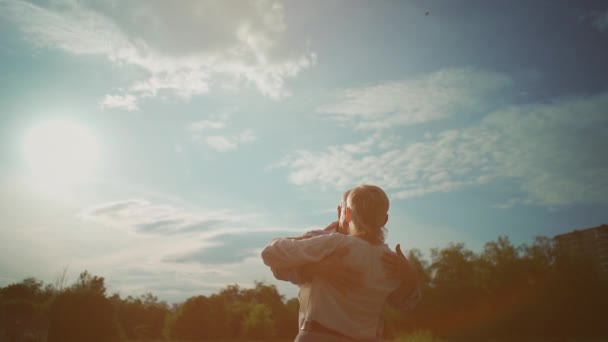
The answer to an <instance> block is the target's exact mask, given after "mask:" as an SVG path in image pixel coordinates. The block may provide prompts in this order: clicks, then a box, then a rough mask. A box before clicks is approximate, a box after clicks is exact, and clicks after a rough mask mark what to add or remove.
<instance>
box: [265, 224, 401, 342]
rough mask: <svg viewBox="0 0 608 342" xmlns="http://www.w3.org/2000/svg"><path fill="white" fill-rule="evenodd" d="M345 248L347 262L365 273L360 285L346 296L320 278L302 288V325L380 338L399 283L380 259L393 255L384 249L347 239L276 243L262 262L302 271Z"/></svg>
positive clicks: (338, 236) (332, 236)
mask: <svg viewBox="0 0 608 342" xmlns="http://www.w3.org/2000/svg"><path fill="white" fill-rule="evenodd" d="M341 247H348V248H349V253H348V254H347V255H346V256H345V257H344V262H345V263H346V264H348V265H350V266H352V267H353V268H355V269H357V270H359V271H361V272H362V276H363V279H362V280H363V284H362V286H361V287H360V288H358V289H353V290H351V291H347V292H344V293H343V292H340V291H338V290H337V289H336V288H335V287H333V286H332V285H330V284H329V283H328V282H327V281H325V280H324V279H322V278H320V277H314V278H313V280H312V282H309V283H306V284H303V285H300V292H299V295H298V299H299V301H300V325H301V324H302V323H303V322H304V321H305V320H314V321H317V322H319V323H321V324H322V325H324V326H325V327H327V328H330V329H332V330H335V331H337V332H340V333H342V334H344V335H347V336H350V337H353V338H357V339H373V338H376V333H377V331H378V328H379V322H380V320H381V317H382V315H383V312H384V304H385V301H386V299H387V297H388V295H389V294H390V293H391V292H393V291H394V290H395V289H396V288H397V287H398V286H399V283H400V281H399V279H389V278H388V277H387V276H386V274H385V271H384V267H383V264H382V259H381V257H382V254H383V253H384V252H389V253H393V252H391V250H390V249H389V248H388V246H387V245H386V244H380V245H372V244H370V243H368V242H367V241H365V240H362V239H360V238H357V237H354V236H349V235H343V234H327V235H320V236H315V237H311V238H308V239H304V240H294V239H275V240H273V241H272V242H271V243H270V244H269V245H268V246H267V247H266V248H264V250H263V251H262V259H263V260H264V263H265V264H266V265H268V266H270V267H273V268H284V267H298V266H302V265H305V264H308V263H311V262H317V261H320V260H322V259H324V258H325V257H327V256H328V255H329V254H331V253H332V252H333V251H335V250H337V249H339V248H341Z"/></svg>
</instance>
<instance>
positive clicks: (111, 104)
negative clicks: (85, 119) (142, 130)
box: [99, 94, 139, 112]
mask: <svg viewBox="0 0 608 342" xmlns="http://www.w3.org/2000/svg"><path fill="white" fill-rule="evenodd" d="M99 108H101V109H105V108H123V109H125V110H127V111H129V112H132V111H136V110H139V107H138V106H137V98H136V97H135V96H133V95H130V94H126V95H106V96H105V97H104V98H103V100H101V101H99Z"/></svg>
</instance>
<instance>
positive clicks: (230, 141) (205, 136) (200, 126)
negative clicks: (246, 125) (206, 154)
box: [187, 112, 257, 152]
mask: <svg viewBox="0 0 608 342" xmlns="http://www.w3.org/2000/svg"><path fill="white" fill-rule="evenodd" d="M229 117H230V114H229V113H228V112H226V113H222V114H219V115H215V116H211V117H209V118H208V119H204V120H200V121H196V122H193V123H191V124H189V125H188V127H187V129H188V131H189V132H190V136H191V138H192V140H193V141H196V142H200V143H204V144H206V145H207V146H209V147H210V148H212V149H214V150H216V151H218V152H228V151H233V150H236V149H237V148H238V147H239V146H241V145H243V144H247V143H251V142H253V141H256V140H257V136H256V134H255V132H254V131H253V130H251V129H245V130H243V131H241V132H239V133H226V132H225V128H226V127H227V126H228V123H229ZM212 132H213V133H212Z"/></svg>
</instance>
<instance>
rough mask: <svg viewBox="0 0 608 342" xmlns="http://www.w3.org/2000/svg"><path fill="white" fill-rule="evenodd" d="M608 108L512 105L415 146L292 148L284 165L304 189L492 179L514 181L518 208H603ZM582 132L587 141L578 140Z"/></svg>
mask: <svg viewBox="0 0 608 342" xmlns="http://www.w3.org/2000/svg"><path fill="white" fill-rule="evenodd" d="M605 108H608V94H606V93H604V94H601V95H596V96H589V97H580V98H567V99H560V100H556V101H553V102H552V103H548V104H531V105H523V106H513V107H509V108H504V109H501V110H497V111H494V112H492V113H491V114H489V115H487V116H486V117H484V118H483V119H482V120H481V121H480V122H478V123H477V124H475V125H473V126H470V127H468V128H464V129H458V130H446V131H443V132H440V133H438V134H427V135H426V137H425V139H423V140H421V141H418V142H415V143H411V144H403V145H401V146H398V145H397V146H396V147H388V148H382V146H380V145H379V142H380V141H381V139H379V138H375V136H377V135H373V136H372V137H371V138H368V139H366V140H364V141H362V142H360V143H358V144H346V145H337V146H331V147H329V148H327V149H326V150H320V151H312V150H298V151H294V152H292V153H290V154H289V155H288V156H286V157H285V158H284V159H283V160H282V161H281V162H280V163H279V164H278V165H279V166H282V167H286V168H288V169H289V170H290V172H289V181H290V182H292V183H294V184H296V185H299V186H305V185H315V184H316V185H320V186H323V187H325V186H334V187H336V188H338V189H342V188H345V187H348V186H352V185H355V184H358V183H366V182H370V183H376V184H379V185H381V186H383V187H385V188H387V189H388V190H390V192H391V194H392V196H393V198H409V197H415V196H422V195H425V194H429V193H436V192H451V191H456V190H459V189H463V188H465V187H469V186H472V185H480V184H485V183H487V182H489V181H490V180H493V181H497V182H498V184H500V182H501V181H503V182H509V184H513V183H514V184H516V186H518V187H519V189H520V191H521V192H522V197H521V198H520V199H519V200H518V202H520V203H522V202H523V203H528V204H538V205H544V206H556V205H567V204H572V203H589V202H591V203H593V202H596V203H598V202H601V203H605V202H606V196H605V194H606V193H607V192H608V182H607V181H606V180H607V179H608V177H607V176H608V169H607V168H606V165H607V164H608V163H607V160H606V158H607V157H605V153H603V152H602V150H601V149H602V147H601V146H605V145H607V144H608V135H607V134H606V130H605V128H606V127H607V125H608V117H607V116H606V115H605ZM581 135H584V136H585V137H586V138H585V139H577V138H576V137H579V136H581ZM370 139H371V140H370ZM509 203H510V205H512V204H513V203H514V202H513V201H510V202H509Z"/></svg>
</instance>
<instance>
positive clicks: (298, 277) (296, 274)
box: [270, 221, 338, 285]
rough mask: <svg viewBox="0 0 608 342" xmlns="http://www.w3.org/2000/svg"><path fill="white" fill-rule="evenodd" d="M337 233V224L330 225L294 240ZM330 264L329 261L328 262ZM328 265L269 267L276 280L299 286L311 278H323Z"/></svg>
mask: <svg viewBox="0 0 608 342" xmlns="http://www.w3.org/2000/svg"><path fill="white" fill-rule="evenodd" d="M337 231H338V222H337V221H336V222H332V223H330V224H329V225H328V226H327V227H325V229H323V230H311V231H308V232H306V233H305V234H304V235H302V236H300V237H296V238H291V239H296V240H302V239H308V238H311V237H314V236H319V235H323V234H330V233H335V232H337ZM330 262H331V261H330ZM326 266H328V265H323V261H321V262H319V263H310V264H308V265H304V266H301V267H284V268H276V267H271V268H270V269H271V270H272V274H273V275H274V277H275V278H276V279H278V280H283V281H288V282H290V283H292V284H295V285H301V284H304V283H307V282H309V281H311V279H312V277H313V276H324V275H325V272H326V269H327V267H326Z"/></svg>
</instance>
